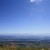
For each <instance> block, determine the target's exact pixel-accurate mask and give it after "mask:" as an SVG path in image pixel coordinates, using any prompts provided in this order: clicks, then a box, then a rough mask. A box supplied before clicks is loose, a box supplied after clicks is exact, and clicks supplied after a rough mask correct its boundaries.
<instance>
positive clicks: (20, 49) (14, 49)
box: [0, 46, 50, 50]
mask: <svg viewBox="0 0 50 50" xmlns="http://www.w3.org/2000/svg"><path fill="white" fill-rule="evenodd" d="M0 50H48V48H31V47H29V48H25V47H6V46H5V47H0ZM49 50H50V49H49Z"/></svg>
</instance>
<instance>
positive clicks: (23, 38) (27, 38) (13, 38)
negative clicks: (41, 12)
mask: <svg viewBox="0 0 50 50" xmlns="http://www.w3.org/2000/svg"><path fill="white" fill-rule="evenodd" d="M41 40H49V41H50V35H49V34H44V35H36V34H33V35H31V34H27V35H25V34H21V35H20V34H17V35H0V42H1V41H41Z"/></svg>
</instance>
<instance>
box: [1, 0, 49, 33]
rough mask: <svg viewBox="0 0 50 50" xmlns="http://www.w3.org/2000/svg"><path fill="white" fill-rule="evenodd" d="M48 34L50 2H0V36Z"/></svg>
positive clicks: (28, 0)
mask: <svg viewBox="0 0 50 50" xmlns="http://www.w3.org/2000/svg"><path fill="white" fill-rule="evenodd" d="M14 33H16V34H17V33H24V34H27V33H28V34H29V33H30V34H31V33H33V34H34V33H36V34H38V33H40V34H41V33H43V34H44V33H50V0H0V34H14Z"/></svg>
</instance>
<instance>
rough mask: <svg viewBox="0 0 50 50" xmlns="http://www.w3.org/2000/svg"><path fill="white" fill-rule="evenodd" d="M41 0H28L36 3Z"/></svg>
mask: <svg viewBox="0 0 50 50" xmlns="http://www.w3.org/2000/svg"><path fill="white" fill-rule="evenodd" d="M41 1H42V0H30V2H31V3H37V4H38V3H39V2H41Z"/></svg>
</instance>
